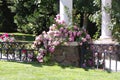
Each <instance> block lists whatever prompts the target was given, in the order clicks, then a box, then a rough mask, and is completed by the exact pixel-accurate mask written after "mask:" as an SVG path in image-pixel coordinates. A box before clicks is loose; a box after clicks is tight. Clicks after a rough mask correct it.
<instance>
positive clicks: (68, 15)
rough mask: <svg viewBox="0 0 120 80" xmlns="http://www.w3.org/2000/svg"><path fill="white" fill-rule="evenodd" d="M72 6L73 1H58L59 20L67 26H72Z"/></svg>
mask: <svg viewBox="0 0 120 80" xmlns="http://www.w3.org/2000/svg"><path fill="white" fill-rule="evenodd" d="M72 6H73V0H60V19H61V20H63V21H65V23H66V24H67V25H71V24H72ZM66 8H67V9H66ZM66 11H67V12H66Z"/></svg>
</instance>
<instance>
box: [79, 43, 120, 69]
mask: <svg viewBox="0 0 120 80" xmlns="http://www.w3.org/2000/svg"><path fill="white" fill-rule="evenodd" d="M90 54H92V55H90ZM87 55H89V57H87ZM86 57H87V58H86ZM80 58H81V59H80V60H81V61H80V65H81V66H82V65H83V64H84V63H88V66H90V67H94V68H97V69H98V68H101V69H104V70H108V71H120V44H84V45H83V46H82V47H81V57H80ZM90 61H91V62H90Z"/></svg>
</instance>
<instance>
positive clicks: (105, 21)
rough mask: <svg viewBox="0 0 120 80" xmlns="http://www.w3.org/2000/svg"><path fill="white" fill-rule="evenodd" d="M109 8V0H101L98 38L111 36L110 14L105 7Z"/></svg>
mask: <svg viewBox="0 0 120 80" xmlns="http://www.w3.org/2000/svg"><path fill="white" fill-rule="evenodd" d="M108 7H109V8H111V0H102V26H101V36H100V39H108V38H112V32H111V30H110V29H109V25H110V21H111V16H110V13H109V12H108V11H106V10H105V8H108Z"/></svg>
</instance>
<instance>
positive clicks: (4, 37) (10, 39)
mask: <svg viewBox="0 0 120 80" xmlns="http://www.w3.org/2000/svg"><path fill="white" fill-rule="evenodd" d="M14 41H15V38H14V35H11V36H10V35H9V34H8V33H4V34H2V35H1V36H0V42H14Z"/></svg>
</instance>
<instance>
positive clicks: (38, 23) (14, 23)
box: [0, 0, 120, 39]
mask: <svg viewBox="0 0 120 80" xmlns="http://www.w3.org/2000/svg"><path fill="white" fill-rule="evenodd" d="M73 3H74V4H73V7H74V9H73V16H74V17H73V18H74V19H73V21H74V23H77V24H78V26H80V27H83V28H86V29H87V30H88V31H89V33H90V34H91V36H93V35H94V36H93V37H94V38H98V37H99V35H100V27H101V0H73ZM119 3H120V0H113V2H112V4H113V7H112V9H111V12H112V21H111V25H110V27H111V29H113V34H114V36H115V38H118V39H120V5H119ZM58 13H59V0H0V31H2V32H13V31H18V32H22V33H31V34H36V35H37V34H40V33H41V32H42V31H43V30H45V31H47V30H48V27H49V26H50V25H51V24H52V23H54V17H55V15H56V14H58ZM91 28H92V29H91Z"/></svg>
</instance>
